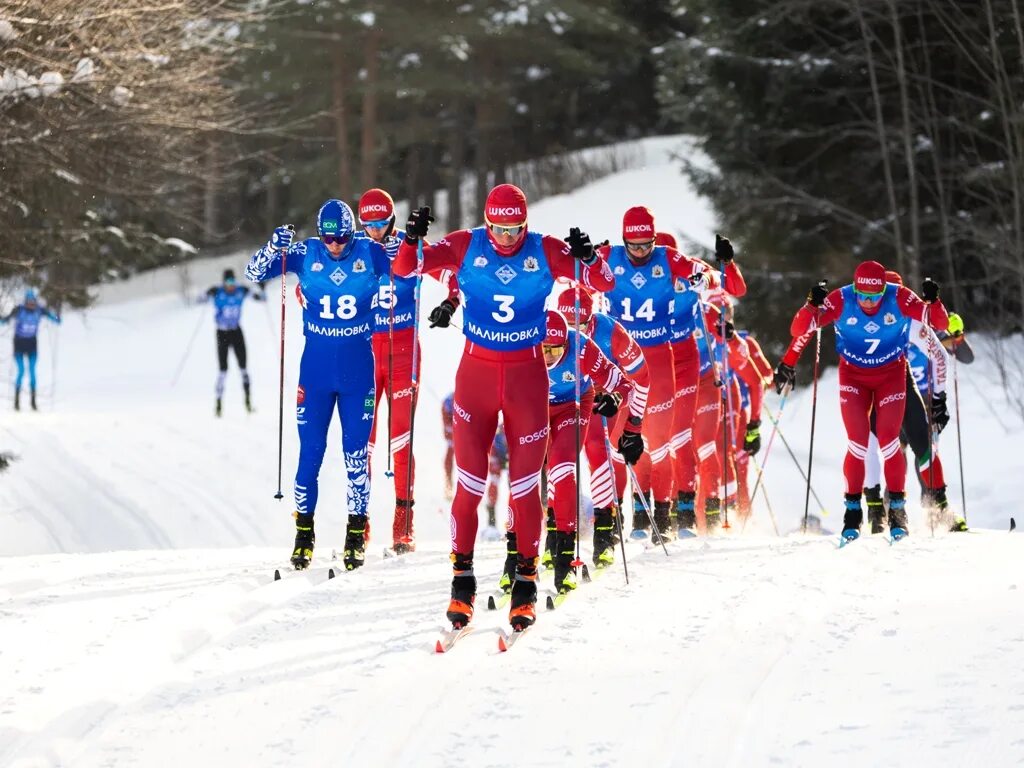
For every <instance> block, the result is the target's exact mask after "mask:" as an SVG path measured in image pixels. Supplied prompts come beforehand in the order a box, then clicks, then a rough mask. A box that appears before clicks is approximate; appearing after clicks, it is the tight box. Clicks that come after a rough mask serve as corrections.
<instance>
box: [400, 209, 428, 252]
mask: <svg viewBox="0 0 1024 768" xmlns="http://www.w3.org/2000/svg"><path fill="white" fill-rule="evenodd" d="M433 220H434V217H433V216H431V215H430V206H429V205H424V206H423V207H422V208H417V209H416V210H415V211H413V212H412V213H410V214H409V221H407V222H406V224H405V239H406V240H407V241H408V242H410V243H412V244H413V245H415V244H416V242H417V241H418V240H419V239H420V238H421V237H426V236H427V230H428V229H429V228H430V222H432V221H433Z"/></svg>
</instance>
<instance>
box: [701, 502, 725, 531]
mask: <svg viewBox="0 0 1024 768" xmlns="http://www.w3.org/2000/svg"><path fill="white" fill-rule="evenodd" d="M721 517H722V500H721V499H719V498H718V497H717V496H708V497H707V498H706V499H704V518H705V520H706V524H707V530H708V534H712V533H714V532H715V531H716V530H718V526H719V525H720V524H721V522H722V520H721Z"/></svg>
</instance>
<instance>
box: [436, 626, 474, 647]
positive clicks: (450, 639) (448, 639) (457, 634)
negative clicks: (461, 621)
mask: <svg viewBox="0 0 1024 768" xmlns="http://www.w3.org/2000/svg"><path fill="white" fill-rule="evenodd" d="M472 631H473V625H472V624H470V625H468V626H465V627H462V628H460V629H445V630H442V631H441V637H440V638H438V641H437V645H435V646H434V652H435V653H448V651H450V650H451V649H452V647H453V646H454V645H455V644H456V643H457V642H459V640H461V639H462V638H464V637H465V636H466V635H468V634H469V633H470V632H472Z"/></svg>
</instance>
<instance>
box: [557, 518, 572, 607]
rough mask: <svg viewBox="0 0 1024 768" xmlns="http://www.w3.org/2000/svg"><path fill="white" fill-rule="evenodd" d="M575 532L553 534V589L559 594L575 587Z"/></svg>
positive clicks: (570, 590)
mask: <svg viewBox="0 0 1024 768" xmlns="http://www.w3.org/2000/svg"><path fill="white" fill-rule="evenodd" d="M575 558H576V532H575V531H558V532H557V533H556V534H555V590H556V591H557V592H558V593H559V594H564V593H566V592H572V590H574V589H576V586H577V584H576V569H575V568H574V567H573V565H572V562H573V560H574V559H575Z"/></svg>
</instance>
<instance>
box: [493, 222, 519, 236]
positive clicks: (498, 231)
mask: <svg viewBox="0 0 1024 768" xmlns="http://www.w3.org/2000/svg"><path fill="white" fill-rule="evenodd" d="M487 228H488V229H489V230H491V234H492V235H512V237H518V236H519V233H520V232H522V231H523V230H524V229H526V222H525V221H524V222H523V223H522V224H513V225H511V226H507V225H505V224H491V223H490V222H487Z"/></svg>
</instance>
